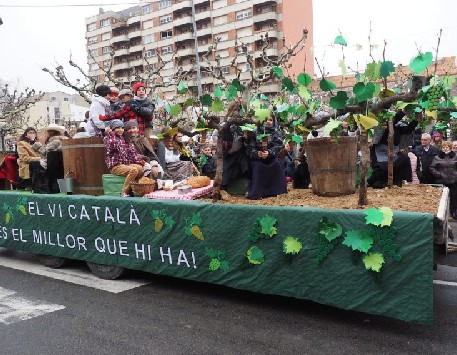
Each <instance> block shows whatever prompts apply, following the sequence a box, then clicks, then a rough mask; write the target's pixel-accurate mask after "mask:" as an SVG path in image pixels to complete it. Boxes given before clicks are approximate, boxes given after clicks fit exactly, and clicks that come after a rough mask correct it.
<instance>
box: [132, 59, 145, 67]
mask: <svg viewBox="0 0 457 355" xmlns="http://www.w3.org/2000/svg"><path fill="white" fill-rule="evenodd" d="M129 64H130V68H133V67H139V66H143V64H144V63H143V59H136V60H131V61H130V62H129Z"/></svg>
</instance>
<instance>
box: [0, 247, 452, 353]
mask: <svg viewBox="0 0 457 355" xmlns="http://www.w3.org/2000/svg"><path fill="white" fill-rule="evenodd" d="M12 254H14V253H13V252H8V254H4V255H1V256H2V260H3V259H5V258H4V257H3V256H5V255H6V256H8V257H12V258H14V255H12ZM28 259H29V260H28V262H29V265H31V266H32V267H33V266H34V265H35V266H36V267H38V266H39V264H38V261H37V260H36V258H34V257H33V256H30V257H28ZM68 269H69V270H70V271H71V273H72V275H76V278H75V280H76V281H75V280H73V281H71V282H67V281H64V280H65V278H66V277H67V276H62V275H65V274H63V273H64V271H65V270H50V273H51V274H49V275H47V276H42V275H36V274H32V273H30V272H28V271H27V270H26V271H21V270H17V269H12V268H11V267H9V266H0V353H1V354H3V355H9V354H11V355H13V354H14V355H19V354H47V355H52V354H112V355H116V354H455V353H456V352H457V350H456V347H457V341H456V338H455V329H456V326H457V316H456V315H457V268H449V267H439V268H438V270H437V271H436V272H435V273H434V278H435V279H438V280H445V281H449V282H450V284H449V285H441V284H436V285H435V286H434V290H435V292H434V293H435V301H434V314H435V317H434V324H433V325H431V326H423V325H417V324H410V323H405V322H402V321H396V320H393V319H389V318H385V317H379V316H370V315H366V314H362V313H357V312H349V311H343V310H339V309H336V308H332V307H328V306H323V305H319V304H316V303H313V302H307V301H302V300H295V299H290V298H284V297H275V296H266V295H260V294H255V293H251V292H244V291H237V290H233V289H229V288H226V287H220V286H215V285H209V284H204V283H196V282H189V281H184V280H180V279H174V278H168V277H161V276H155V275H150V274H144V273H139V272H138V273H137V272H136V273H131V274H129V276H128V278H127V280H125V281H123V282H124V284H122V283H121V285H124V286H125V289H122V287H120V288H117V287H116V286H114V285H115V284H116V283H117V285H119V283H118V281H110V282H108V283H103V282H102V281H99V282H97V281H96V280H95V282H92V281H94V280H92V278H93V277H92V276H91V274H90V273H89V272H88V271H87V270H86V269H85V266H84V265H82V264H79V263H73V264H72V265H70V267H69V268H68ZM54 274H55V277H54V276H52V275H54ZM78 275H79V276H78ZM58 278H61V279H58ZM78 280H79V281H78ZM97 287H99V288H97ZM27 312H28V313H27Z"/></svg>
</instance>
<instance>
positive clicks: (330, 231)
mask: <svg viewBox="0 0 457 355" xmlns="http://www.w3.org/2000/svg"><path fill="white" fill-rule="evenodd" d="M317 229H318V231H319V234H321V235H323V236H324V237H325V238H326V239H327V240H328V241H329V242H331V241H332V240H334V239H336V238H338V237H339V236H340V235H341V234H342V233H343V228H342V227H341V225H340V224H338V223H333V222H329V221H328V219H327V217H322V219H321V220H320V221H319V223H318V226H317Z"/></svg>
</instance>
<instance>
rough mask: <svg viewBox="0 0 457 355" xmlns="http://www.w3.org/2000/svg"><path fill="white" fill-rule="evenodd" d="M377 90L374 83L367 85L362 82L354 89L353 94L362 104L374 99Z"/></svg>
mask: <svg viewBox="0 0 457 355" xmlns="http://www.w3.org/2000/svg"><path fill="white" fill-rule="evenodd" d="M375 89H376V87H375V86H374V84H373V83H368V84H367V85H365V84H364V83H362V82H358V83H357V84H355V85H354V87H353V88H352V92H353V93H354V95H355V97H356V99H357V101H359V102H362V101H366V100H368V99H371V98H372V97H373V94H374V91H375Z"/></svg>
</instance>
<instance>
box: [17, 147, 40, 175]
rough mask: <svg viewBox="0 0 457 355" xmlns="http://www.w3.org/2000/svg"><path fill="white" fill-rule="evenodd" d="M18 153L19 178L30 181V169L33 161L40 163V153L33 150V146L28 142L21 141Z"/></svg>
mask: <svg viewBox="0 0 457 355" xmlns="http://www.w3.org/2000/svg"><path fill="white" fill-rule="evenodd" d="M17 153H18V155H19V159H18V160H17V163H18V165H19V176H20V177H21V178H22V179H30V167H29V164H30V162H31V161H39V160H40V158H41V157H40V155H39V153H38V152H36V151H35V150H33V148H32V145H31V144H30V143H29V142H26V141H19V142H18V143H17Z"/></svg>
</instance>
